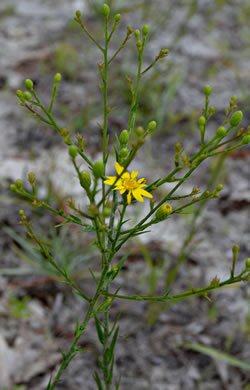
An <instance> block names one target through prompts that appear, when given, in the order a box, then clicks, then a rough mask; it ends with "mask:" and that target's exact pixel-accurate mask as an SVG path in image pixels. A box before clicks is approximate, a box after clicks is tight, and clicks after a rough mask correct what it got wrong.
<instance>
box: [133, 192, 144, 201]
mask: <svg viewBox="0 0 250 390" xmlns="http://www.w3.org/2000/svg"><path fill="white" fill-rule="evenodd" d="M132 194H133V197H134V198H135V199H136V200H138V201H139V202H144V199H143V197H142V196H141V190H140V189H136V190H134V191H132Z"/></svg>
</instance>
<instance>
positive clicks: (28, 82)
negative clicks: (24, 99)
mask: <svg viewBox="0 0 250 390" xmlns="http://www.w3.org/2000/svg"><path fill="white" fill-rule="evenodd" d="M24 85H25V87H26V88H27V89H29V90H30V91H32V90H33V85H34V84H33V81H32V80H30V79H26V80H25V81H24Z"/></svg>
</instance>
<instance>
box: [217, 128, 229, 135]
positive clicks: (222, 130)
mask: <svg viewBox="0 0 250 390" xmlns="http://www.w3.org/2000/svg"><path fill="white" fill-rule="evenodd" d="M226 132H227V130H226V129H225V127H224V126H220V127H218V129H217V130H216V135H217V137H224V136H225V135H226Z"/></svg>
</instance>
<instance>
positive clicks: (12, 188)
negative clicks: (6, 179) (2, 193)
mask: <svg viewBox="0 0 250 390" xmlns="http://www.w3.org/2000/svg"><path fill="white" fill-rule="evenodd" d="M10 190H11V191H13V192H16V190H17V188H16V186H15V184H11V185H10Z"/></svg>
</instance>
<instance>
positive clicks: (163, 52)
mask: <svg viewBox="0 0 250 390" xmlns="http://www.w3.org/2000/svg"><path fill="white" fill-rule="evenodd" d="M168 51H169V50H168V49H161V50H160V53H159V56H161V57H162V56H166V55H168Z"/></svg>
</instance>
